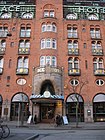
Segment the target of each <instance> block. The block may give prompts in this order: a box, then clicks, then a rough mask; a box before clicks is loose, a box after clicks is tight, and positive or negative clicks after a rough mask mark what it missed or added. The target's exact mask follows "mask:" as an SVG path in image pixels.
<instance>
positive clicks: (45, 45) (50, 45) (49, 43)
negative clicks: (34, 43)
mask: <svg viewBox="0 0 105 140" xmlns="http://www.w3.org/2000/svg"><path fill="white" fill-rule="evenodd" d="M56 46H57V43H56V39H52V38H47V39H42V40H41V49H56Z"/></svg>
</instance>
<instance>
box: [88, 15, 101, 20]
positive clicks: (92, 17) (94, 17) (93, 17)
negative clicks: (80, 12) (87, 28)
mask: <svg viewBox="0 0 105 140" xmlns="http://www.w3.org/2000/svg"><path fill="white" fill-rule="evenodd" d="M88 19H89V20H98V19H99V18H98V15H95V14H90V15H89V16H88Z"/></svg>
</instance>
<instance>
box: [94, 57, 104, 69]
mask: <svg viewBox="0 0 105 140" xmlns="http://www.w3.org/2000/svg"><path fill="white" fill-rule="evenodd" d="M93 66H94V70H97V69H103V68H104V65H103V59H102V58H94V60H93Z"/></svg>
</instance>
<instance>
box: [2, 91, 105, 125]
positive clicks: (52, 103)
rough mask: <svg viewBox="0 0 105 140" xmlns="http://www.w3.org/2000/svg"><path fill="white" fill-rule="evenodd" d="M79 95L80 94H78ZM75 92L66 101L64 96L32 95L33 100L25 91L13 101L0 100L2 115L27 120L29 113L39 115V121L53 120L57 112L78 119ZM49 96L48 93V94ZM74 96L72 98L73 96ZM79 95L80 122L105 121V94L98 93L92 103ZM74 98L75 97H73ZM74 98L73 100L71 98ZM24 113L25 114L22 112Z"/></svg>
mask: <svg viewBox="0 0 105 140" xmlns="http://www.w3.org/2000/svg"><path fill="white" fill-rule="evenodd" d="M77 95H78V94H77ZM77 95H75V94H70V95H69V96H68V97H67V99H66V100H65V101H64V97H63V96H54V95H53V96H52V98H48V97H47V98H46V97H43V96H42V97H40V96H35V95H32V96H33V97H32V96H31V100H30V99H29V97H28V96H27V95H26V94H24V93H17V94H15V95H14V96H13V97H12V99H11V101H5V102H3V100H2V99H3V98H2V96H0V97H1V102H0V117H1V118H4V119H7V120H11V121H14V120H18V119H19V120H21V115H23V116H24V121H27V119H28V117H29V115H30V114H29V113H31V115H33V118H34V116H35V115H36V116H37V121H38V122H45V123H47V122H51V121H52V119H53V118H54V117H55V116H56V114H60V115H67V117H68V120H69V121H70V122H75V121H76V103H77V102H76V100H75V96H77ZM47 96H48V95H47ZM71 96H72V98H71ZM78 97H79V108H78V118H79V121H80V122H83V121H85V122H93V121H95V122H97V121H105V94H104V93H99V94H96V95H95V96H94V98H93V100H92V102H91V103H85V102H84V99H83V97H82V96H80V95H78ZM73 98H74V99H73ZM71 99H73V100H71ZM22 113H23V114H22Z"/></svg>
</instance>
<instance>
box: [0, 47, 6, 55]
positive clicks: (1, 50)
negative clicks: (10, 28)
mask: <svg viewBox="0 0 105 140" xmlns="http://www.w3.org/2000/svg"><path fill="white" fill-rule="evenodd" d="M0 54H1V55H2V54H5V48H4V47H0Z"/></svg>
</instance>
